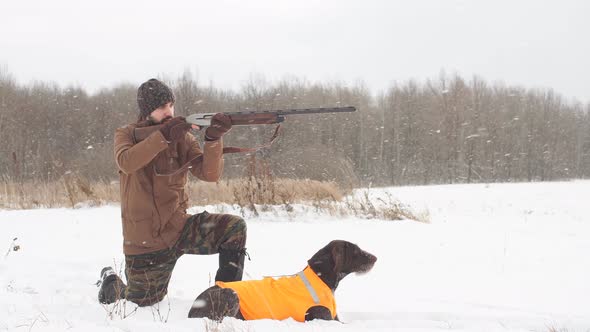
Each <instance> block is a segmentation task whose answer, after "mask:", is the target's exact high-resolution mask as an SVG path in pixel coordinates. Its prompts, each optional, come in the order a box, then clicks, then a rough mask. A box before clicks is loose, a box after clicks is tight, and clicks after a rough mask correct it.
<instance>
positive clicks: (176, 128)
mask: <svg viewBox="0 0 590 332" xmlns="http://www.w3.org/2000/svg"><path fill="white" fill-rule="evenodd" d="M191 128H192V126H191V124H190V123H188V122H186V119H185V118H184V117H182V116H177V117H175V118H172V120H169V121H166V122H165V123H164V125H162V127H161V128H160V132H162V135H163V136H164V138H165V139H166V140H167V141H168V142H176V141H178V140H179V139H181V138H183V137H184V136H185V135H186V133H187V132H188V131H189V130H191Z"/></svg>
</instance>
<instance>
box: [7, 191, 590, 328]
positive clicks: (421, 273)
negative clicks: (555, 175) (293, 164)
mask: <svg viewBox="0 0 590 332" xmlns="http://www.w3.org/2000/svg"><path fill="white" fill-rule="evenodd" d="M387 193H390V194H392V195H393V197H395V198H397V199H399V200H400V201H402V202H404V203H407V204H409V205H410V206H412V207H413V208H415V209H416V210H421V209H428V211H429V213H430V220H431V223H430V224H424V223H418V222H413V221H400V222H392V221H379V220H362V219H356V218H344V219H342V218H335V217H330V216H325V215H317V214H314V213H313V212H299V213H297V214H295V215H293V214H291V215H286V214H285V213H284V212H266V213H263V214H261V216H260V217H257V218H247V221H248V227H249V239H248V250H249V253H250V256H251V261H246V264H247V265H246V273H245V279H254V278H259V277H261V276H265V275H283V274H293V273H296V272H298V271H299V270H301V269H302V268H303V267H304V266H305V264H306V260H307V259H308V258H309V257H310V256H311V255H312V254H313V253H314V252H315V251H317V250H318V249H319V248H321V247H322V246H324V245H325V244H327V243H328V242H329V241H330V240H332V239H345V240H349V241H352V242H355V243H357V244H358V245H359V246H360V247H361V248H363V249H365V250H367V251H369V252H372V253H374V254H375V255H376V256H377V257H378V261H377V263H376V265H375V268H374V269H373V270H372V271H371V272H369V273H368V274H366V275H361V276H357V275H350V276H348V277H347V278H346V279H344V280H343V281H342V282H341V284H340V286H339V288H338V290H337V292H336V299H337V303H338V310H339V315H340V317H341V320H342V321H343V323H339V322H319V321H314V322H311V323H297V322H295V321H292V320H287V321H268V320H263V321H250V322H242V321H237V320H234V319H225V320H224V321H223V322H222V323H221V324H216V323H214V322H210V321H207V320H202V319H188V318H186V315H187V312H188V309H189V307H190V305H191V303H192V301H193V299H194V298H195V297H196V296H197V295H198V294H199V293H200V292H201V291H203V290H204V289H205V288H207V287H208V286H209V285H210V284H211V283H212V281H211V278H212V276H213V275H214V273H215V270H216V267H217V256H184V257H182V258H181V259H180V260H179V262H178V264H177V266H176V269H175V271H174V274H173V275H172V280H171V284H170V288H169V296H168V298H167V299H166V300H165V301H163V302H162V303H160V304H159V308H140V309H139V310H137V311H136V312H135V313H134V314H132V315H131V316H129V317H126V318H124V319H122V318H121V315H120V314H119V315H118V314H114V315H112V316H113V317H111V318H109V315H108V313H109V311H111V312H112V311H113V308H112V307H108V306H102V305H100V304H99V303H98V302H97V300H96V296H97V288H96V286H95V285H94V283H95V282H96V281H97V279H98V277H99V271H100V269H101V268H102V267H103V266H106V265H113V264H116V265H117V268H121V264H122V262H123V255H122V248H121V243H122V236H121V225H120V219H119V215H120V212H119V208H118V206H107V207H100V208H82V209H75V210H72V209H45V210H27V211H0V249H1V252H0V255H1V256H0V331H3V330H7V331H41V330H43V331H49V330H53V331H64V330H68V331H343V330H346V331H448V330H451V331H549V330H555V331H562V330H563V331H565V330H567V331H590V258H589V256H590V220H589V218H590V207H589V206H588V205H586V204H587V203H584V202H586V199H588V197H590V181H573V182H558V183H532V184H490V185H484V184H478V185H445V186H424V187H401V188H388V189H371V191H370V195H371V197H374V198H376V197H377V196H381V197H384V196H386V194H387ZM299 208H301V207H299ZM199 210H202V208H198V207H197V208H194V210H193V211H192V212H196V211H199ZM207 210H208V211H209V212H216V210H215V208H213V207H207ZM225 212H231V211H228V209H227V208H226V209H225ZM233 212H234V213H237V211H233ZM15 237H17V238H18V240H17V241H16V244H18V245H19V246H20V250H18V251H11V250H10V248H11V247H12V245H11V243H12V239H13V238H15ZM120 307H121V306H120ZM125 308H126V311H127V313H129V312H132V311H133V309H134V308H135V306H134V305H133V304H132V303H127V304H126V307H125Z"/></svg>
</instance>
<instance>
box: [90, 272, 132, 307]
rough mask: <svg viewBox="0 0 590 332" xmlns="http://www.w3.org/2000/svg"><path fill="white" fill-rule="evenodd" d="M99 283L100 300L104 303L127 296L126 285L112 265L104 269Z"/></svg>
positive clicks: (113, 301)
mask: <svg viewBox="0 0 590 332" xmlns="http://www.w3.org/2000/svg"><path fill="white" fill-rule="evenodd" d="M97 284H98V286H99V287H100V289H99V290H98V302H100V303H102V304H111V303H115V302H116V301H117V300H119V299H122V298H124V297H125V287H126V286H125V284H124V283H123V280H121V278H119V276H118V275H117V274H116V273H115V271H114V270H113V268H112V267H110V266H107V267H105V268H103V269H102V271H101V272H100V280H99V281H98V283H97Z"/></svg>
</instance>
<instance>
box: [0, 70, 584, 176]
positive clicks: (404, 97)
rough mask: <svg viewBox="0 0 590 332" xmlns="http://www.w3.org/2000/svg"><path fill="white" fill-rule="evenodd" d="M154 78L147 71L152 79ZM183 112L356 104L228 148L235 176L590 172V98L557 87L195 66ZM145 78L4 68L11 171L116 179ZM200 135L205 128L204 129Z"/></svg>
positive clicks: (184, 79)
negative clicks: (75, 77)
mask: <svg viewBox="0 0 590 332" xmlns="http://www.w3.org/2000/svg"><path fill="white" fill-rule="evenodd" d="M146 79H148V78H146ZM165 81H166V82H167V83H168V84H170V86H171V87H172V88H173V90H174V92H175V95H176V99H177V101H176V105H175V109H176V113H177V115H188V114H190V113H195V112H198V113H200V112H224V111H239V110H246V109H248V110H269V109H281V108H307V107H328V106H347V105H353V106H356V107H357V108H358V111H357V112H355V113H345V114H322V115H301V116H292V117H289V118H288V119H287V121H286V122H285V123H284V124H283V126H282V133H281V136H280V138H279V139H278V140H277V141H276V143H274V145H273V146H272V147H271V148H270V149H265V150H262V151H260V152H259V153H256V154H254V155H247V156H245V155H228V156H227V157H226V170H225V176H226V177H228V178H232V177H240V176H244V175H245V174H246V171H247V169H250V170H251V167H252V161H253V160H254V161H255V164H257V165H264V166H265V167H267V168H269V169H270V172H272V174H273V175H274V176H277V177H290V178H311V179H316V180H335V181H337V182H339V183H343V184H347V185H352V186H357V185H362V186H366V185H369V184H371V185H375V186H377V185H378V186H382V185H409V184H435V183H474V182H476V183H477V182H508V181H548V180H563V179H572V178H586V177H588V176H589V175H590V115H589V113H590V112H589V110H590V105H583V104H581V103H579V102H576V101H571V100H567V99H565V98H564V97H563V96H561V95H560V94H558V93H556V92H554V91H553V90H551V89H527V88H525V87H522V86H507V85H505V84H503V83H494V84H491V83H489V82H486V81H485V80H483V79H481V78H479V77H473V78H471V79H465V78H463V77H461V76H459V75H447V74H444V73H441V74H440V75H439V76H438V77H436V78H433V79H430V80H426V81H424V82H417V81H406V82H402V83H397V84H392V86H391V87H390V88H389V89H387V90H386V91H383V92H380V93H378V94H375V93H374V92H372V91H370V90H369V89H368V88H367V87H366V86H365V85H364V84H363V83H356V84H353V85H350V84H346V83H342V82H329V83H321V82H319V83H318V82H314V83H311V82H308V81H306V80H302V79H298V78H289V79H284V80H281V81H278V82H267V81H266V80H265V79H264V78H261V77H255V76H252V77H251V78H250V79H249V80H248V81H246V82H245V83H244V84H243V86H242V87H241V88H240V89H238V90H237V91H234V90H224V89H220V88H216V87H215V86H213V85H212V84H203V83H202V82H200V81H199V79H198V78H197V77H195V75H193V74H191V73H190V72H188V71H187V72H185V73H184V74H182V75H180V76H179V77H177V78H173V79H165ZM139 84H141V82H137V84H120V85H117V86H115V87H112V88H108V89H103V90H100V91H98V92H96V93H94V94H89V93H88V92H86V91H85V90H84V89H83V88H81V87H76V86H70V87H65V88H62V87H60V86H58V85H57V84H55V83H51V82H32V83H29V84H26V85H19V84H17V83H16V80H15V79H14V78H13V76H12V75H11V74H10V73H8V72H6V71H0V142H2V144H0V174H2V177H3V179H5V180H11V181H27V180H40V181H53V180H56V179H59V178H60V177H62V176H64V175H65V174H69V173H72V172H75V173H79V174H81V175H83V176H85V177H88V178H89V179H94V180H103V181H111V180H115V179H117V170H116V166H115V163H114V161H113V151H112V149H113V134H114V131H115V129H116V128H117V127H120V126H123V125H125V124H127V123H131V122H134V121H136V119H137V105H136V92H137V86H138V85H139ZM273 130H274V128H273V127H272V126H268V125H267V126H249V127H239V128H238V127H235V128H234V129H233V130H232V131H231V132H230V133H229V134H228V135H227V137H226V139H225V142H226V145H234V146H256V145H259V144H264V143H265V142H266V141H267V140H268V139H269V137H270V136H271V135H272V133H273ZM197 135H198V133H197Z"/></svg>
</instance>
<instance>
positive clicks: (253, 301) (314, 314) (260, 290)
mask: <svg viewBox="0 0 590 332" xmlns="http://www.w3.org/2000/svg"><path fill="white" fill-rule="evenodd" d="M376 261H377V257H375V256H374V255H372V254H370V253H368V252H366V251H364V250H362V249H361V248H359V247H358V246H357V245H356V244H353V243H350V242H347V241H343V240H334V241H331V242H330V243H328V244H327V245H326V246H325V247H323V248H322V249H320V250H319V251H318V252H317V253H315V254H314V255H313V256H312V257H311V258H310V259H309V260H308V261H307V266H306V267H305V268H304V269H303V271H301V272H299V273H297V274H294V275H291V276H283V277H278V278H273V277H265V278H264V279H262V280H248V281H237V282H217V283H216V284H215V286H213V287H210V288H208V289H207V290H205V291H204V292H202V293H201V294H200V295H199V296H198V297H197V298H196V299H195V301H194V303H193V305H192V307H191V309H190V311H189V314H188V317H189V318H203V317H206V318H209V319H212V320H217V321H220V320H222V319H223V317H234V318H237V319H242V320H254V319H275V320H283V319H287V318H293V319H295V320H296V321H300V322H304V321H310V320H314V319H323V320H339V319H338V315H337V313H336V302H335V300H334V292H335V291H336V288H337V287H338V283H339V282H340V281H341V280H342V279H343V278H344V277H346V276H347V275H348V274H350V273H366V272H369V271H370V270H371V269H372V268H373V265H375V262H376Z"/></svg>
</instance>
